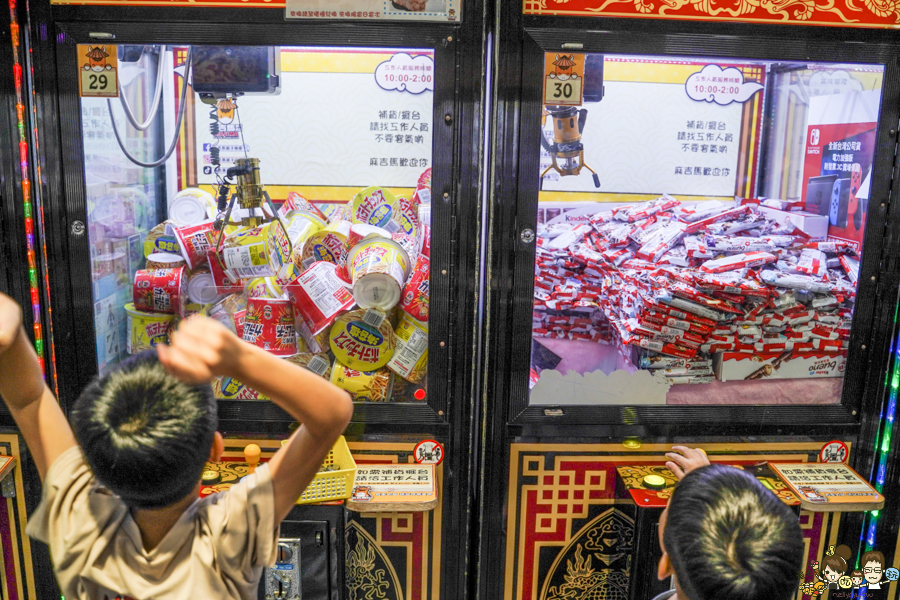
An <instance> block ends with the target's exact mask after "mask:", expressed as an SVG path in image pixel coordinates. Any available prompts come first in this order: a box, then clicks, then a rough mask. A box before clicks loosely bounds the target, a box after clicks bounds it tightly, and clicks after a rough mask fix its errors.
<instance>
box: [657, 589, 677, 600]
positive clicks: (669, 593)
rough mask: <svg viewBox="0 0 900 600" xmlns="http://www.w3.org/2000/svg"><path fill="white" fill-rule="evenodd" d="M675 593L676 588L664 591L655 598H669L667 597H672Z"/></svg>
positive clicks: (661, 599) (660, 599) (658, 599)
mask: <svg viewBox="0 0 900 600" xmlns="http://www.w3.org/2000/svg"><path fill="white" fill-rule="evenodd" d="M674 595H675V590H669V591H668V592H663V593H662V594H660V595H659V596H657V597H656V598H654V599H653V600H667V598H671V597H672V596H674Z"/></svg>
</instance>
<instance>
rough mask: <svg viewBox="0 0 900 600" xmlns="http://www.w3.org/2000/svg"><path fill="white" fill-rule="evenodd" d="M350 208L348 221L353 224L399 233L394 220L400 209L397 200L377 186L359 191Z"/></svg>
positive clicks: (397, 224)
mask: <svg viewBox="0 0 900 600" xmlns="http://www.w3.org/2000/svg"><path fill="white" fill-rule="evenodd" d="M350 206H351V210H350V220H351V221H353V222H354V223H362V224H364V225H374V226H376V227H382V228H384V229H387V230H388V231H389V232H390V233H394V232H396V231H400V224H399V223H397V221H396V220H395V219H396V218H397V213H398V212H399V210H400V208H399V207H398V206H397V198H395V197H394V195H393V194H392V193H390V192H389V191H388V190H386V189H384V188H381V187H378V186H372V187H368V188H366V189H364V190H360V191H359V192H358V193H357V194H356V196H354V197H353V201H352V202H351V203H350Z"/></svg>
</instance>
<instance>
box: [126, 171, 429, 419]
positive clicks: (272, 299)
mask: <svg viewBox="0 0 900 600" xmlns="http://www.w3.org/2000/svg"><path fill="white" fill-rule="evenodd" d="M430 187H431V173H430V170H428V171H426V172H425V173H423V175H422V177H420V179H419V185H418V188H417V190H416V192H415V193H414V194H413V195H412V198H397V197H394V195H393V194H392V193H391V192H390V191H389V190H387V189H384V188H381V187H377V186H373V187H370V188H366V189H364V190H361V191H360V192H359V193H357V194H356V196H355V197H354V198H353V199H352V201H350V202H348V203H347V204H346V206H345V207H344V208H343V209H342V210H338V211H336V212H335V214H332V215H331V217H330V218H329V217H326V216H325V215H324V214H323V213H322V212H321V211H320V210H319V209H318V208H317V207H316V206H315V205H314V204H312V203H311V202H309V201H307V200H306V199H305V198H303V197H302V196H300V195H299V194H297V193H295V192H291V194H290V195H289V197H288V199H287V201H286V202H284V204H283V205H282V206H281V207H280V208H279V209H278V215H277V216H278V218H277V219H272V220H269V221H268V222H266V223H265V224H264V225H262V226H260V227H255V228H249V227H241V226H239V225H235V224H233V223H234V221H235V218H234V215H233V217H232V224H226V225H225V231H224V239H223V243H222V244H221V247H220V249H219V251H218V252H217V242H218V241H219V236H220V232H219V231H217V230H216V229H215V226H214V223H215V221H214V219H215V217H216V216H217V212H218V211H217V209H216V206H215V203H214V200H213V198H212V196H211V195H210V194H208V193H206V192H204V191H202V190H199V189H187V190H183V191H182V192H180V193H179V195H178V196H177V197H176V199H175V200H174V201H173V203H172V206H171V207H170V217H171V219H170V220H169V221H166V222H165V223H161V224H159V225H158V226H157V227H155V228H154V229H153V230H152V231H151V232H150V234H148V236H147V239H146V243H145V255H146V256H147V268H146V269H145V270H139V271H137V273H136V275H135V279H134V303H133V304H129V305H127V306H126V311H127V314H128V318H129V343H128V352H129V353H132V354H133V353H136V352H139V351H141V350H143V349H146V348H150V347H152V346H155V345H157V344H159V343H165V342H166V341H167V339H168V332H169V331H170V329H171V328H172V327H174V326H175V325H176V323H177V320H178V319H181V318H186V317H188V316H190V315H192V314H206V315H208V316H210V317H212V318H215V319H217V320H219V321H221V322H222V323H223V324H225V325H226V326H228V327H229V328H231V329H232V330H234V331H235V332H236V333H237V335H239V336H240V337H242V338H243V339H244V341H246V342H249V343H252V344H255V345H257V346H259V347H261V348H263V349H265V350H267V351H268V352H271V353H273V354H275V355H277V356H281V357H283V358H284V359H285V360H289V361H291V362H294V363H295V364H298V365H301V366H303V367H306V368H307V369H309V370H311V371H313V372H314V373H316V374H318V375H320V376H322V377H325V378H329V379H330V380H331V381H332V383H334V384H335V385H338V386H339V387H341V388H343V389H345V390H347V391H349V392H350V393H351V394H352V395H353V396H354V398H355V399H357V400H365V401H376V402H377V401H385V400H388V399H389V398H391V397H392V395H395V396H396V395H397V392H398V391H399V390H400V389H401V388H404V387H405V386H406V385H407V384H408V383H411V384H416V385H417V386H421V387H425V386H426V385H427V384H426V375H427V365H428V298H429V271H430V264H429V260H430V259H429V257H430V253H431V251H430V243H431V232H430V226H429V222H430V215H431V211H430V208H431V206H430V204H429V203H428V202H427V200H430V197H431V196H430ZM423 199H424V200H426V202H423V201H422V200H423ZM173 207H175V208H177V210H172V208H173ZM176 216H177V217H178V218H180V219H181V220H175V217H176ZM237 216H238V217H239V216H240V215H239V214H238V215H237ZM271 217H272V216H271V215H269V218H271ZM282 223H283V224H284V227H282ZM214 389H215V391H216V393H217V396H218V397H221V398H229V399H248V400H249V399H265V398H264V397H263V396H262V395H261V394H259V393H258V392H256V391H255V390H252V389H250V388H248V387H246V386H244V385H243V384H242V383H241V382H239V381H235V380H233V379H231V378H223V379H221V380H219V381H217V382H216V383H215V385H214ZM392 391H393V392H394V393H393V394H392ZM416 398H424V396H423V395H421V394H417V395H416Z"/></svg>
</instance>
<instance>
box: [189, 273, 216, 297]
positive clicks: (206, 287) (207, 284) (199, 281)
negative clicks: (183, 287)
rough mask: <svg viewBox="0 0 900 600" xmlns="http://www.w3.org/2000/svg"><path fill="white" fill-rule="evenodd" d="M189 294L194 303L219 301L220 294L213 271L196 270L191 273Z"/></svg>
mask: <svg viewBox="0 0 900 600" xmlns="http://www.w3.org/2000/svg"><path fill="white" fill-rule="evenodd" d="M187 295H188V298H189V299H190V301H191V302H193V303H194V304H212V303H213V302H218V301H219V298H220V295H219V291H218V289H217V288H216V282H215V279H213V276H212V273H210V272H209V271H195V272H193V273H191V276H190V277H189V278H188V283H187Z"/></svg>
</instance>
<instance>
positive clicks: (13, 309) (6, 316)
mask: <svg viewBox="0 0 900 600" xmlns="http://www.w3.org/2000/svg"><path fill="white" fill-rule="evenodd" d="M21 328H22V307H20V306H19V305H18V303H17V302H16V301H15V300H13V299H12V298H10V297H9V296H7V295H6V294H4V293H2V292H0V354H3V353H4V352H5V351H6V350H7V349H8V348H9V347H10V346H12V345H13V342H15V341H16V337H18V335H19V330H20V329H21Z"/></svg>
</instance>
